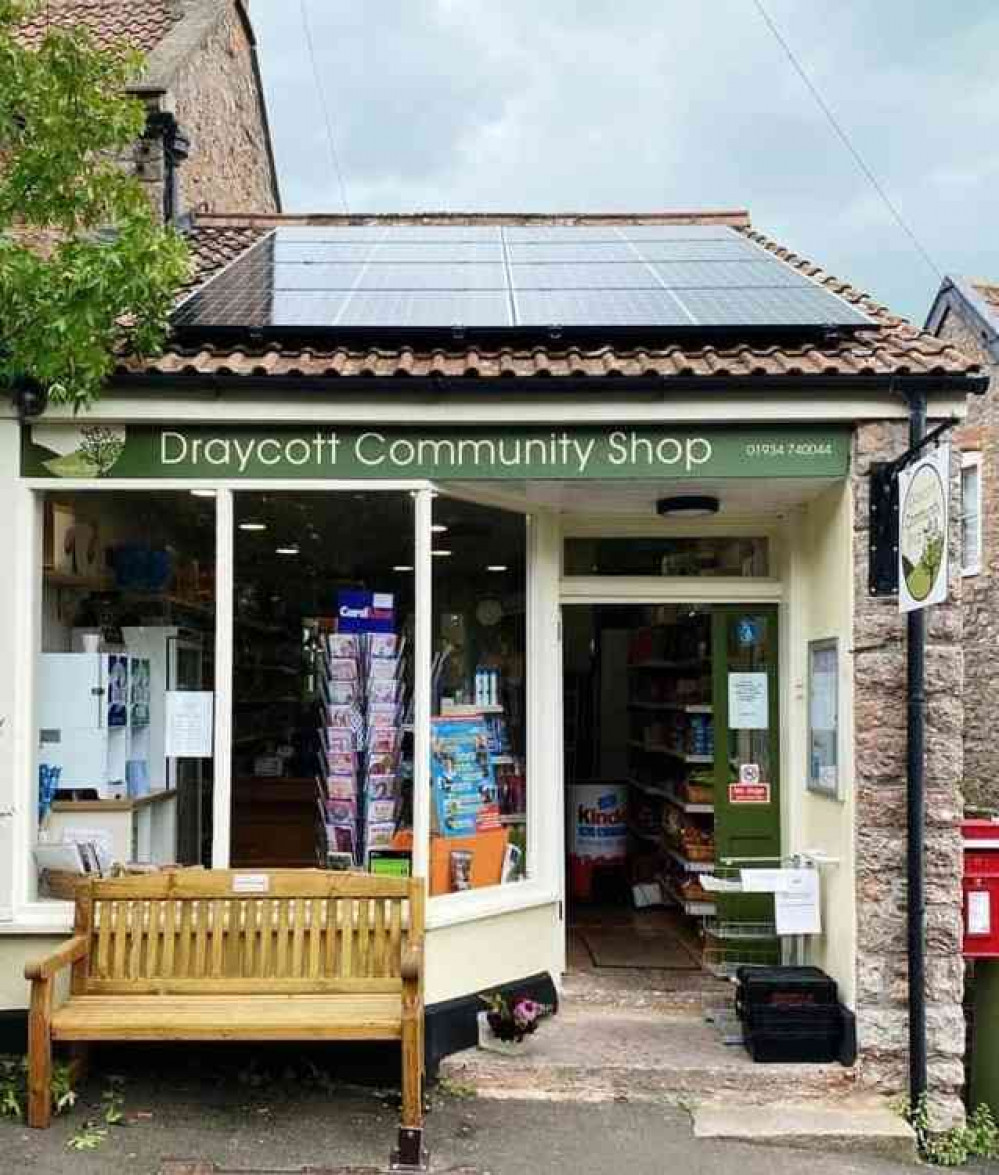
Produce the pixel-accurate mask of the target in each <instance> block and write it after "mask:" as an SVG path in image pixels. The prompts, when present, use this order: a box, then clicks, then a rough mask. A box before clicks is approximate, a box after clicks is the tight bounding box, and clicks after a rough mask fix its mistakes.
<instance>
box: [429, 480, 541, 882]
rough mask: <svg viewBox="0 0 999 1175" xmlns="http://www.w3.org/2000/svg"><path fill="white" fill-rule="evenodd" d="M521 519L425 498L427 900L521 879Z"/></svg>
mask: <svg viewBox="0 0 999 1175" xmlns="http://www.w3.org/2000/svg"><path fill="white" fill-rule="evenodd" d="M526 538H527V524H526V520H525V519H524V518H523V517H522V516H521V515H518V514H513V513H507V512H505V511H501V510H495V509H491V508H487V507H483V506H479V505H472V504H469V503H465V502H458V501H454V500H451V499H448V498H443V497H440V498H437V499H435V502H434V517H433V534H432V552H433V553H432V565H433V665H432V673H431V683H432V684H431V714H432V718H431V734H430V739H431V771H430V776H431V779H430V786H431V840H430V866H429V869H430V893H431V894H444V893H453V892H456V891H461V890H469V889H479V888H484V887H488V886H495V885H501V884H508V883H512V882H516V881H519V880H521V879H522V878H524V877H525V876H526V868H527V861H526V831H527V830H526V821H527V815H526V811H527V803H526V800H527V764H526V736H527V706H526V701H527V699H526V688H525V662H526Z"/></svg>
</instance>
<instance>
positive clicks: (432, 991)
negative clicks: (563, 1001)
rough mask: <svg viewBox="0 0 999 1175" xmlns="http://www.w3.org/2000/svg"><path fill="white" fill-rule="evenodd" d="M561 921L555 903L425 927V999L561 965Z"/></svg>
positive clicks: (554, 969)
mask: <svg viewBox="0 0 999 1175" xmlns="http://www.w3.org/2000/svg"><path fill="white" fill-rule="evenodd" d="M561 936H562V923H561V921H560V919H559V917H558V906H557V905H555V904H550V905H544V906H537V907H534V908H533V909H530V910H518V911H516V912H514V913H509V914H500V915H497V916H496V917H494V918H483V919H481V920H479V921H474V922H462V923H458V924H456V925H454V926H443V927H440V928H438V929H432V930H430V931H428V932H427V951H426V959H427V975H426V992H425V999H426V1002H427V1003H428V1004H434V1003H439V1002H440V1001H442V1000H449V999H454V998H455V997H457V996H463V995H468V994H469V993H470V992H474V991H481V990H482V989H483V988H488V987H494V986H497V985H498V984H501V983H507V982H512V981H514V980H517V979H525V978H526V977H527V976H529V975H534V974H536V973H538V972H541V971H548V972H550V973H551V974H552V976H553V977H555V978H556V979H557V978H558V974H559V971H560V969H561V963H560V960H561V956H562V941H561Z"/></svg>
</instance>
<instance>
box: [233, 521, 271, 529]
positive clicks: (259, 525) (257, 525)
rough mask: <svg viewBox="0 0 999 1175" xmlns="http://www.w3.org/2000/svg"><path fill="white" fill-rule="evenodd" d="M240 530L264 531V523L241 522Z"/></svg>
mask: <svg viewBox="0 0 999 1175" xmlns="http://www.w3.org/2000/svg"><path fill="white" fill-rule="evenodd" d="M239 529H240V530H266V529H267V523H266V522H241V523H240V524H239Z"/></svg>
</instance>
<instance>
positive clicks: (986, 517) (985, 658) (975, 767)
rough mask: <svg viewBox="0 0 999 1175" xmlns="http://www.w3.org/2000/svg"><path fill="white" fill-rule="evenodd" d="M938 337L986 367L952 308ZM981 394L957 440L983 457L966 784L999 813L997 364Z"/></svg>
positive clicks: (967, 668)
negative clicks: (998, 729) (998, 713)
mask: <svg viewBox="0 0 999 1175" xmlns="http://www.w3.org/2000/svg"><path fill="white" fill-rule="evenodd" d="M939 333H940V335H941V337H942V338H945V339H948V340H950V341H952V342H953V343H954V344H955V345H957V346H959V347H961V348H962V350H964V351H966V352H967V354H969V355H974V356H975V357H976V358H978V359H979V360H980V361H981V362H982V364H983V365H984V366H985V368H986V370H988V369H989V363H990V356H989V354H988V352H987V351H986V350H985V348H984V347H983V346H982V345H981V341H980V339H979V338H978V335H977V333H976V332H975V331H974V330H971V329H969V327H968V325H967V324H966V323H965V322H964V321H963V320H962V319H961V318H960V317H959V316H958V315H957V314H956V313H955V312H954V311H953V310H952V311H950V313H948V314H947V316H946V317H945V319H944V321H943V323H942V325H941V329H940V332H939ZM991 375H992V379H993V385H992V387H991V388H990V389H989V391H988V392H987V393H986V394H985V395H984V396H969V397H968V417H967V420H966V422H965V423H964V424H963V425H962V426H961V428H960V429H958V430H957V432H956V434H955V441H956V443H957V444H958V445H959V447H960V448H961V449H962V450H964V451H966V452H967V451H971V450H976V451H978V452H980V453H981V454H982V468H981V476H982V503H983V508H982V521H981V525H982V563H981V570H980V571H979V573H978V574H977V575H969V576H966V577H965V579H964V585H963V586H964V679H965V693H966V698H967V700H966V705H965V719H964V722H965V725H964V784H965V802H966V803H967V804H968V805H969V807H976V808H988V809H994V810H999V739H997V738H996V735H995V704H994V697H995V695H994V689H995V684H994V683H995V682H996V681H997V680H999V365H995V364H993V365H992V367H991Z"/></svg>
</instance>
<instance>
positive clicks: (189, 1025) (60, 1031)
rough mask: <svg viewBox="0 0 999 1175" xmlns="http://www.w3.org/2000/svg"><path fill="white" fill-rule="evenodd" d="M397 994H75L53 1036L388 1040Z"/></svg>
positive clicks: (393, 1033)
mask: <svg viewBox="0 0 999 1175" xmlns="http://www.w3.org/2000/svg"><path fill="white" fill-rule="evenodd" d="M401 1023H402V1000H401V996H400V995H399V994H398V993H391V994H374V995H370V994H364V995H329V996H327V995H254V996H239V995H236V996H211V995H191V996H173V995H151V996H146V995H136V996H132V997H130V998H129V999H127V1000H123V999H121V998H120V997H117V996H89V995H88V996H78V997H74V999H73V1000H72V1001H71V1002H70V1003H68V1004H65V1005H64V1006H63V1007H62V1008H60V1009H59V1010H58V1011H57V1012H56V1013H55V1014H54V1016H53V1018H52V1035H53V1038H54V1039H55V1040H218V1039H227V1038H231V1039H238V1040H372V1039H374V1040H392V1039H396V1038H398V1037H399V1036H400V1034H401Z"/></svg>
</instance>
